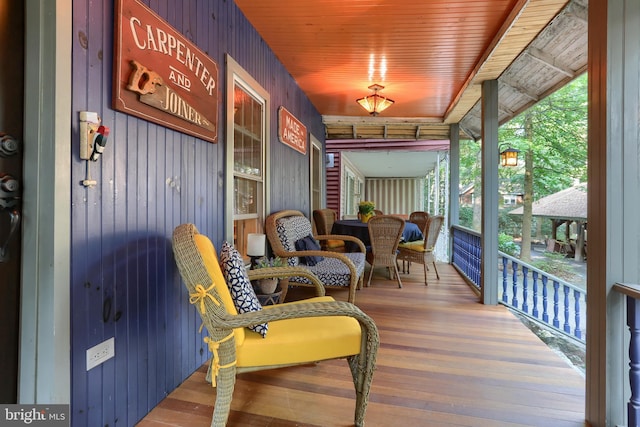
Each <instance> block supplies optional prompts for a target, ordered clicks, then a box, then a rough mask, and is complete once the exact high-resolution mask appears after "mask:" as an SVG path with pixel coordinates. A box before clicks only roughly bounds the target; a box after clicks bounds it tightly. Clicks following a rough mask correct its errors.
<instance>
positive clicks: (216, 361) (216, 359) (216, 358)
mask: <svg viewBox="0 0 640 427" xmlns="http://www.w3.org/2000/svg"><path fill="white" fill-rule="evenodd" d="M231 338H233V332H231V333H230V334H229V335H227V336H226V337H224V338H223V339H221V340H220V341H213V340H212V339H211V338H209V337H204V342H206V343H207V344H208V345H209V351H211V353H213V360H212V361H211V385H212V386H213V387H215V386H216V377H217V376H218V372H219V371H220V369H223V368H230V367H232V366H234V365H235V364H236V361H235V360H234V361H233V362H231V363H227V364H226V365H220V355H219V354H218V348H219V347H220V344H222V343H223V342H225V341H229V340H230V339H231Z"/></svg>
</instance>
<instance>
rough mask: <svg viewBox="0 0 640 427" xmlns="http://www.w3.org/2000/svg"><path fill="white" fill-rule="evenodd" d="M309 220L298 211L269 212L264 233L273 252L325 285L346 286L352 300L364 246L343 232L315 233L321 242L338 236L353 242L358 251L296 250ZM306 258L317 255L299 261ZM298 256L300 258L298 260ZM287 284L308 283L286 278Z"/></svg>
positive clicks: (308, 228)
mask: <svg viewBox="0 0 640 427" xmlns="http://www.w3.org/2000/svg"><path fill="white" fill-rule="evenodd" d="M311 231H312V230H311V222H310V221H309V219H308V218H307V217H305V216H304V215H303V214H302V212H300V211H295V210H284V211H279V212H275V213H272V214H271V215H269V216H268V217H267V219H266V221H265V232H266V234H267V238H268V239H269V243H270V244H271V249H272V250H273V253H274V254H275V255H277V256H279V257H280V258H283V259H286V260H287V263H288V264H289V265H291V266H300V267H304V268H306V269H308V270H310V271H312V272H313V274H315V275H316V276H318V278H319V279H320V281H321V282H322V283H323V284H324V286H325V287H332V288H348V289H349V297H348V298H349V299H348V301H349V302H351V303H353V302H354V301H355V299H356V289H360V288H361V287H362V283H363V281H364V266H365V263H366V262H365V253H366V248H365V246H364V244H363V243H362V241H360V239H358V238H357V237H353V236H343V235H324V236H315V237H317V238H318V240H320V241H321V242H322V240H324V239H342V240H345V241H351V242H354V243H356V245H357V247H358V248H359V249H360V252H353V253H344V254H342V253H338V252H330V251H322V250H298V249H296V242H299V241H300V240H301V239H304V238H306V237H308V236H310V235H311ZM309 257H319V258H321V260H319V262H317V263H316V264H315V265H310V263H309V262H307V263H306V264H305V263H304V262H303V261H304V260H305V259H309ZM301 259H302V261H301ZM289 285H297V286H310V282H309V281H308V280H307V279H306V278H303V277H291V278H289Z"/></svg>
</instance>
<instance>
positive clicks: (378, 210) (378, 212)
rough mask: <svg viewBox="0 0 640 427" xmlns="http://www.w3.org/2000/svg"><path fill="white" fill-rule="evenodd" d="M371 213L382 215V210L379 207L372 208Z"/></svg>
mask: <svg viewBox="0 0 640 427" xmlns="http://www.w3.org/2000/svg"><path fill="white" fill-rule="evenodd" d="M373 213H374V214H376V215H378V216H380V215H384V212H382V211H381V210H380V209H374V210H373Z"/></svg>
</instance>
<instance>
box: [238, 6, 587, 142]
mask: <svg viewBox="0 0 640 427" xmlns="http://www.w3.org/2000/svg"><path fill="white" fill-rule="evenodd" d="M587 1H588V0H572V1H570V2H567V0H528V1H527V0H404V1H399V0H261V1H255V0H235V2H236V4H237V5H238V6H239V8H240V9H241V10H242V11H243V13H244V14H245V15H246V17H247V18H248V20H249V21H250V22H251V23H252V24H253V25H254V27H255V28H256V29H257V30H258V32H259V33H260V35H261V36H262V37H263V38H264V39H265V41H266V43H267V44H268V45H269V46H270V47H271V49H272V50H273V51H274V52H275V54H276V55H277V57H278V58H279V59H280V61H281V62H282V63H283V64H284V66H285V67H286V68H287V70H288V71H289V72H290V73H291V75H292V76H293V77H294V79H295V80H296V81H297V82H298V84H299V86H300V87H301V88H302V90H303V91H304V92H305V93H306V94H307V96H308V97H309V98H310V99H311V102H312V103H313V104H314V106H315V107H316V109H317V110H318V111H319V112H320V114H322V116H323V121H324V123H325V126H326V135H325V136H326V138H327V139H370V138H376V139H380V138H383V139H448V138H449V124H451V123H460V125H461V136H462V137H466V138H469V137H471V138H478V137H479V136H480V122H479V120H480V116H479V115H478V113H479V103H478V101H479V99H480V94H481V83H482V81H485V80H491V79H499V87H500V89H499V90H500V94H499V99H500V107H499V108H500V116H501V117H500V120H501V122H504V121H506V120H507V119H508V118H511V117H513V116H514V115H516V114H517V113H519V112H521V111H523V110H524V109H526V107H528V106H530V105H532V104H533V103H534V102H537V100H539V99H541V98H542V97H544V96H545V94H548V93H550V92H552V91H553V90H555V89H557V88H558V87H560V86H562V85H563V84H566V82H568V81H569V80H571V79H573V78H574V77H576V76H577V75H579V74H581V73H582V72H584V70H585V69H586V62H587V58H586V36H587V32H586V8H587ZM545 33H546V34H547V35H546V38H545V39H544V40H542V41H540V40H541V39H540V37H541V36H543V35H544V34H545ZM536 43H538V44H537V45H536ZM532 46H535V47H533V48H532ZM518 62H520V64H519V65H518V67H517V68H514V66H515V65H516V64H517V63H518ZM508 70H509V71H510V73H508V75H507V73H506V71H508ZM532 73H534V74H532ZM374 83H378V84H381V85H383V86H385V88H384V89H383V90H382V91H381V92H380V93H381V94H382V95H384V96H387V97H388V98H391V99H393V100H394V101H395V104H393V105H392V106H391V107H389V108H388V109H387V110H385V111H384V112H383V113H381V114H380V115H379V116H377V117H371V116H369V115H368V113H367V112H366V111H364V110H363V109H362V108H361V107H360V106H359V105H358V104H356V102H355V100H356V99H357V98H361V97H362V96H364V95H368V94H370V93H371V92H370V91H369V90H368V89H367V88H368V86H370V85H371V84H374ZM503 95H504V98H503Z"/></svg>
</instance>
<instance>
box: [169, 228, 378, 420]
mask: <svg viewBox="0 0 640 427" xmlns="http://www.w3.org/2000/svg"><path fill="white" fill-rule="evenodd" d="M173 252H174V256H175V260H176V264H177V265H178V270H179V271H180V275H181V276H182V279H183V281H184V284H185V286H186V287H187V290H188V292H189V297H190V298H189V301H190V302H191V303H192V304H194V305H195V306H196V307H197V311H198V313H199V314H200V317H201V318H202V322H203V325H204V327H205V328H206V329H207V332H208V334H209V336H208V337H206V338H205V342H206V343H207V344H208V347H209V351H210V352H211V353H212V354H213V356H212V358H211V361H210V365H209V372H208V374H207V379H208V380H209V381H211V383H212V385H213V386H214V387H216V398H215V405H214V410H213V418H212V420H211V426H212V427H223V426H225V425H226V423H227V419H228V416H229V410H230V407H231V399H232V395H233V389H234V384H235V380H236V375H237V374H239V373H242V372H250V371H257V370H263V369H274V368H280V367H286V366H292V365H299V364H308V363H315V362H318V361H322V360H330V359H342V358H344V359H347V361H348V364H349V367H350V368H351V374H352V377H353V383H354V386H355V391H356V396H355V397H356V408H355V416H354V421H355V425H356V426H363V425H364V416H365V411H366V408H367V402H368V399H369V391H370V388H371V380H372V378H373V371H374V368H375V361H376V355H377V351H378V347H379V344H380V338H379V335H378V329H377V327H376V325H375V323H374V322H373V320H372V319H371V318H370V317H369V316H367V315H366V314H365V313H363V312H362V311H361V310H360V309H359V308H358V307H356V306H355V305H353V304H350V303H347V302H344V301H334V300H333V298H331V297H329V296H318V297H315V298H309V299H307V300H302V301H296V302H291V303H283V304H277V305H270V306H265V307H262V308H260V309H259V310H257V311H249V312H244V313H241V314H238V310H237V309H236V305H235V304H234V302H233V300H232V292H230V289H229V287H232V285H231V282H229V283H227V282H226V281H225V279H224V276H223V273H222V271H221V267H220V264H219V262H218V258H217V255H216V252H215V248H214V246H213V244H212V243H211V241H210V240H209V239H208V238H207V237H206V236H204V235H202V234H199V233H198V230H197V229H196V227H195V226H194V225H193V224H182V225H180V226H178V227H177V228H176V229H175V231H174V233H173ZM221 259H222V255H221ZM237 270H238V271H240V272H241V274H247V273H246V270H245V269H244V268H239V269H237ZM255 274H257V276H249V277H247V278H245V280H249V279H252V278H263V277H266V276H271V277H273V276H278V277H285V276H291V275H293V274H295V275H303V276H306V277H307V278H309V279H310V280H311V281H312V282H313V283H314V285H315V287H316V291H317V293H318V295H324V288H323V286H322V283H320V281H319V280H318V279H317V278H316V277H315V276H314V275H313V274H312V273H310V272H309V271H307V270H305V269H302V268H298V267H275V268H263V269H259V270H256V271H255ZM228 286H229V287H228ZM265 322H268V331H267V333H266V335H265V336H264V337H263V336H262V335H261V334H259V333H256V332H253V331H251V330H248V329H246V328H247V327H249V326H253V325H256V324H260V323H265ZM278 403H279V402H274V404H275V405H277V404H278ZM338 424H340V423H338ZM343 424H344V423H343Z"/></svg>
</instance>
